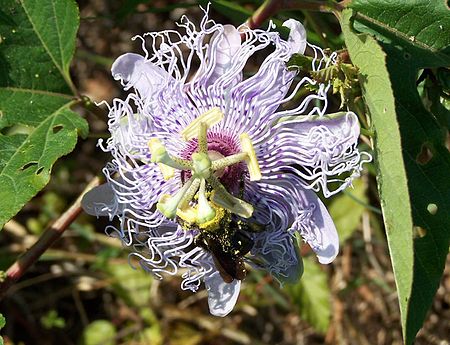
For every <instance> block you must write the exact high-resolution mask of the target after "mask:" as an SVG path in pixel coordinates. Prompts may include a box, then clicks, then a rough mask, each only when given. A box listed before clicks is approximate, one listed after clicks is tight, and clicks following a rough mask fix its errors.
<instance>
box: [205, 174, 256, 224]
mask: <svg viewBox="0 0 450 345" xmlns="http://www.w3.org/2000/svg"><path fill="white" fill-rule="evenodd" d="M208 183H209V184H210V185H211V187H212V188H213V189H214V192H213V193H214V194H213V196H212V201H213V202H214V203H215V204H217V205H219V206H222V207H223V208H226V209H227V210H229V211H230V212H232V213H235V214H237V215H238V216H241V217H244V218H250V217H251V216H252V214H253V206H252V205H251V204H249V203H248V202H245V201H244V200H241V199H238V198H236V197H234V196H233V195H231V194H230V193H228V191H227V190H226V188H225V187H224V186H223V184H222V183H220V181H219V180H218V179H217V178H216V177H215V176H214V175H212V176H211V177H210V178H209V179H208Z"/></svg>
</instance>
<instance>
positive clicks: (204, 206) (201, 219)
mask: <svg viewBox="0 0 450 345" xmlns="http://www.w3.org/2000/svg"><path fill="white" fill-rule="evenodd" d="M215 216H216V211H215V210H214V208H212V207H211V205H210V203H209V201H208V199H207V197H206V181H205V179H202V180H201V183H200V190H199V191H198V213H197V223H198V224H203V223H206V222H209V221H210V220H212V219H214V217H215Z"/></svg>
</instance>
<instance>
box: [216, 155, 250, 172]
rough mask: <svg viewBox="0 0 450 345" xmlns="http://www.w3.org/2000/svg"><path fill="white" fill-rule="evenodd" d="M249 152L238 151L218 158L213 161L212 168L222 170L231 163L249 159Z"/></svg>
mask: <svg viewBox="0 0 450 345" xmlns="http://www.w3.org/2000/svg"><path fill="white" fill-rule="evenodd" d="M247 156H248V155H247V154H246V153H245V152H240V153H236V154H234V155H231V156H227V157H223V158H221V159H217V160H215V161H213V162H212V170H213V171H216V170H220V169H225V168H226V167H229V166H230V165H234V164H236V163H239V162H242V161H244V160H246V159H247Z"/></svg>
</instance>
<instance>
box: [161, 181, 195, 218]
mask: <svg viewBox="0 0 450 345" xmlns="http://www.w3.org/2000/svg"><path fill="white" fill-rule="evenodd" d="M193 182H194V181H193V179H192V178H191V179H190V180H188V181H187V182H186V183H185V184H184V185H183V187H181V188H180V189H179V190H178V192H177V193H176V194H175V195H173V196H171V195H169V194H164V195H163V196H161V198H160V199H159V201H158V203H157V204H156V208H157V209H158V210H159V212H161V213H162V214H163V215H165V216H166V217H167V218H170V219H172V218H175V216H176V214H177V209H178V206H179V205H180V204H184V202H185V200H186V197H185V196H186V194H187V192H188V190H189V189H190V187H191V186H192V184H193Z"/></svg>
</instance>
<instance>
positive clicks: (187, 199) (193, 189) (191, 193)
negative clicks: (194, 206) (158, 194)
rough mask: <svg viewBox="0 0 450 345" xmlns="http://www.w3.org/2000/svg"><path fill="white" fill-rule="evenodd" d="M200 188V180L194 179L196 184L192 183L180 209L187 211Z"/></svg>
mask: <svg viewBox="0 0 450 345" xmlns="http://www.w3.org/2000/svg"><path fill="white" fill-rule="evenodd" d="M198 187H200V180H199V179H198V178H194V182H192V184H191V186H190V187H189V189H188V190H187V191H186V194H184V196H183V199H181V202H180V205H179V208H182V209H185V208H187V207H188V206H189V203H190V202H191V200H192V199H193V198H194V196H195V194H197V191H198Z"/></svg>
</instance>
